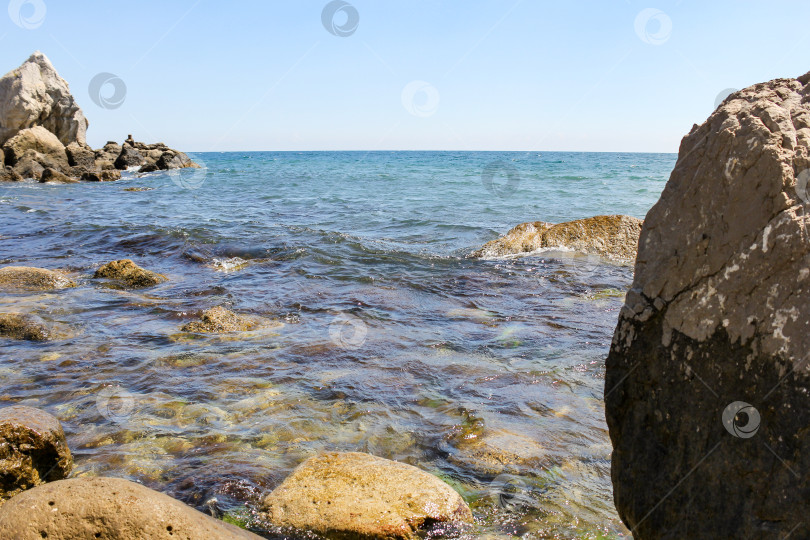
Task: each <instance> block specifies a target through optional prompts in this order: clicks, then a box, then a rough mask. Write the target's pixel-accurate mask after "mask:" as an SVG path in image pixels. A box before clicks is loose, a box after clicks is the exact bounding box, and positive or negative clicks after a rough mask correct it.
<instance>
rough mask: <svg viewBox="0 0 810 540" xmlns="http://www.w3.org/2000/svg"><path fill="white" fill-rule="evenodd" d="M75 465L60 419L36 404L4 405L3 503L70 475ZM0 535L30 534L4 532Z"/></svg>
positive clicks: (0, 446) (0, 427)
mask: <svg viewBox="0 0 810 540" xmlns="http://www.w3.org/2000/svg"><path fill="white" fill-rule="evenodd" d="M72 468H73V457H72V456H71V454H70V450H69V449H68V447H67V443H66V442H65V433H64V431H63V430H62V425H61V424H60V423H59V420H57V419H56V418H55V417H53V416H51V415H50V414H48V413H47V412H45V411H42V410H40V409H34V408H32V407H25V406H21V405H14V406H11V407H5V408H2V409H0V505H2V504H3V502H4V501H5V500H7V499H9V498H11V497H13V496H14V495H16V494H18V493H20V492H22V491H25V490H26V489H30V488H32V487H34V486H38V485H40V484H43V483H45V482H52V481H55V480H61V479H63V478H66V477H67V476H68V475H69V474H70V471H71V469H72ZM0 508H2V506H0ZM0 521H1V520H0ZM0 538H27V536H16V535H10V534H1V533H0Z"/></svg>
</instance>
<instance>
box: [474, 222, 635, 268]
mask: <svg viewBox="0 0 810 540" xmlns="http://www.w3.org/2000/svg"><path fill="white" fill-rule="evenodd" d="M641 224H642V221H641V220H640V219H637V218H634V217H630V216H621V215H614V216H595V217H591V218H586V219H578V220H575V221H568V222H565V223H559V224H557V225H553V224H551V223H546V222H543V221H535V222H530V223H521V224H520V225H518V226H516V227H514V228H513V229H512V230H510V231H509V232H508V233H506V234H505V235H504V236H502V237H500V238H497V239H495V240H492V241H491V242H487V243H486V244H484V246H483V247H482V248H481V249H479V250H477V251H475V252H473V253H472V255H471V256H473V257H502V256H504V255H513V254H519V253H528V252H532V251H536V250H538V249H542V248H548V249H553V248H560V249H564V250H574V251H578V252H581V253H586V254H595V255H599V256H601V257H605V258H607V259H611V260H615V261H628V260H632V259H633V258H634V257H635V256H636V248H637V246H638V236H639V233H640V231H641Z"/></svg>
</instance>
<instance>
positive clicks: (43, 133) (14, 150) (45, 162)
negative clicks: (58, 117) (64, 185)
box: [3, 126, 69, 171]
mask: <svg viewBox="0 0 810 540" xmlns="http://www.w3.org/2000/svg"><path fill="white" fill-rule="evenodd" d="M3 153H4V154H5V156H6V157H5V159H6V163H7V164H9V165H12V166H14V167H15V168H17V167H19V166H20V165H21V163H23V162H25V161H26V160H32V161H35V162H37V163H39V164H40V165H42V166H43V167H45V168H48V167H51V168H54V169H58V170H60V171H62V170H65V169H67V168H68V167H69V165H68V158H67V153H66V152H65V146H64V145H63V144H62V143H61V142H60V141H59V139H57V138H56V135H54V134H53V133H51V132H50V131H48V130H47V129H45V128H44V127H42V126H35V127H32V128H29V129H24V130H22V131H20V132H19V133H17V134H16V135H15V136H14V137H12V138H11V139H9V140H8V141H6V143H5V145H3Z"/></svg>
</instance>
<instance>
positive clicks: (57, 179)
mask: <svg viewBox="0 0 810 540" xmlns="http://www.w3.org/2000/svg"><path fill="white" fill-rule="evenodd" d="M39 181H40V182H48V183H51V184H75V183H77V182H78V180H76V179H75V178H71V177H69V176H67V175H65V174H62V173H60V172H59V171H57V170H56V169H45V170H44V171H42V176H41V177H40V179H39Z"/></svg>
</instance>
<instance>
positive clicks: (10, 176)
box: [0, 167, 23, 182]
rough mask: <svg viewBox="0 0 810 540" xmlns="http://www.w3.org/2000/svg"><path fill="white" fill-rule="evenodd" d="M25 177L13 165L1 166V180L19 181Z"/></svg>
mask: <svg viewBox="0 0 810 540" xmlns="http://www.w3.org/2000/svg"><path fill="white" fill-rule="evenodd" d="M22 179H23V177H22V175H21V174H20V173H18V172H17V171H15V170H14V169H12V168H11V167H5V168H3V167H0V182H19V181H20V180H22Z"/></svg>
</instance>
